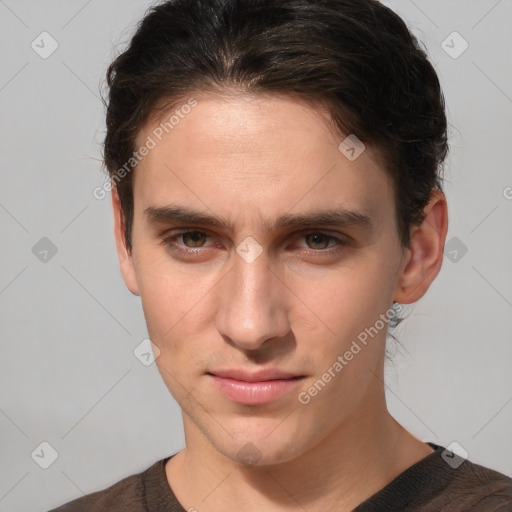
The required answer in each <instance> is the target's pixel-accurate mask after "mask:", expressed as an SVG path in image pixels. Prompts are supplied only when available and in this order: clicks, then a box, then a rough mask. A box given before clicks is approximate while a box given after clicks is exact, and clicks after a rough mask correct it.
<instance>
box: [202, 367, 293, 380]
mask: <svg viewBox="0 0 512 512" xmlns="http://www.w3.org/2000/svg"><path fill="white" fill-rule="evenodd" d="M208 373H211V374H213V375H216V376H217V377H227V378H229V379H236V380H243V381H245V382H262V381H266V380H275V379H293V378H294V377H303V375H297V374H293V373H289V372H285V371H282V370H277V369H275V368H269V369H266V370H259V371H257V372H248V371H244V370H235V369H227V370H215V371H209V372H208Z"/></svg>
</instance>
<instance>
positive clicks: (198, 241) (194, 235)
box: [180, 231, 208, 247]
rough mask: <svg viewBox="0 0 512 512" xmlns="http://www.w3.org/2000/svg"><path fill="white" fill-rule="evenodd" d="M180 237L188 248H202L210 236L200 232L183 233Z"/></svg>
mask: <svg viewBox="0 0 512 512" xmlns="http://www.w3.org/2000/svg"><path fill="white" fill-rule="evenodd" d="M180 236H181V238H182V240H183V242H184V243H185V245H186V246H187V247H201V245H202V243H204V240H205V239H206V238H207V237H208V235H205V234H204V233H201V232H199V231H186V232H185V233H181V235H180ZM187 240H188V241H189V242H187Z"/></svg>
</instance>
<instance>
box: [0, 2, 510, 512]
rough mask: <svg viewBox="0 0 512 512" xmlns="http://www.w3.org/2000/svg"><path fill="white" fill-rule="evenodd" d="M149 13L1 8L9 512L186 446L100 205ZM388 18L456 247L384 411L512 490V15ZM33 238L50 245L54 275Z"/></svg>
mask: <svg viewBox="0 0 512 512" xmlns="http://www.w3.org/2000/svg"><path fill="white" fill-rule="evenodd" d="M149 4H150V3H149V2H148V1H142V0H137V1H135V0H131V1H126V0H123V1H121V0H108V1H105V0H103V1H101V2H100V1H99V0H89V1H85V0H72V1H71V0H68V1H39V2H36V1H35V0H32V1H27V0H17V1H15V0H5V1H4V0H0V34H1V35H0V37H1V44H0V48H1V50H0V51H1V58H2V67H1V71H0V108H1V114H2V118H1V119H2V122H1V126H0V130H1V133H0V140H1V144H2V146H1V148H2V149H1V152H0V159H1V165H2V167H1V169H2V171H1V172H2V174H1V180H2V181H1V183H2V186H1V188H0V226H1V233H2V244H1V245H0V254H1V267H0V315H1V329H2V331H1V343H2V350H1V357H0V383H1V390H2V392H1V401H0V431H1V433H2V435H1V444H0V460H1V461H2V464H1V470H0V510H2V511H7V510H9V511H42V510H47V509H49V508H51V507H53V506H56V505H58V504H61V503H64V502H66V501H68V500H71V499H72V498H75V497H78V496H81V495H82V494H83V493H89V492H92V491H96V490H99V489H102V488H105V487H106V486H108V485H111V484H112V483H114V482H116V481H118V480H119V479H121V478H123V477H125V476H127V475H130V474H133V473H135V472H139V471H142V470H143V469H145V468H147V467H148V466H149V465H151V464H152V463H153V462H154V461H156V460H157V459H159V458H162V457H164V456H166V455H169V454H171V453H175V452H177V451H179V450H180V449H182V448H183V446H184V438H183V431H182V425H181V415H180V410H179V407H178V406H177V404H176V403H175V401H174V399H173V398H172V396H171V395H170V393H169V392H168V391H167V389H166V388H165V385H164V384H163V382H162V381H161V378H160V376H159V374H158V371H157V369H156V367H155V365H154V364H153V365H151V366H147V367H146V366H144V365H143V364H142V363H141V362H140V361H139V360H138V359H136V358H135V356H134V354H133V350H134V348H135V347H136V346H137V345H138V344H139V343H140V342H141V341H142V340H143V339H144V338H146V336H147V331H146V327H145V323H144V318H143V314H142V308H141V304H140V300H139V298H138V297H134V296H132V295H131V294H130V293H129V292H128V290H126V288H125V286H124V283H123V281H122V279H121V276H120V272H119V269H118V263H117V256H116V253H115V246H114V240H113V236H112V227H113V223H112V215H111V206H110V198H109V197H107V198H105V199H103V200H97V199H95V198H94V197H93V194H92V191H93V189H94V188H95V187H98V186H101V185H102V184H103V181H104V175H103V174H102V173H101V172H100V168H101V167H100V160H99V159H100V152H99V148H100V144H101V142H102V139H103V134H104V125H103V123H104V110H103V105H102V103H101V101H100V99H99V84H100V83H101V82H102V81H103V77H104V72H105V69H106V66H107V64H108V63H109V62H110V61H111V60H112V58H113V57H114V55H115V52H116V49H122V48H123V47H124V44H125V43H126V42H127V41H128V39H129V37H130V35H131V34H132V31H133V27H134V25H135V23H136V21H137V20H138V19H139V18H140V17H141V16H142V15H143V13H144V11H145V9H146V8H147V7H148V5H149ZM388 5H390V6H391V7H392V8H394V9H395V10H396V11H397V12H398V13H399V14H400V15H401V16H402V17H403V18H404V19H405V20H406V21H407V22H408V23H409V26H410V27H411V28H412V30H413V32H414V33H415V34H416V35H418V36H419V37H420V38H421V40H422V41H423V42H424V43H425V45H426V46H427V48H428V53H429V55H430V57H431V60H432V61H433V63H434V64H435V67H436V69H437V71H438V73H439V76H440V80H441V83H442V86H443V89H444V92H445V96H446V101H447V110H448V115H449V120H450V126H451V128H450V132H451V136H450V142H451V147H452V150H451V154H450V157H449V159H448V163H447V167H446V178H447V184H446V193H447V196H448V201H449V214H450V223H449V232H448V237H447V241H448V246H447V247H448V250H447V252H446V256H445V260H444V264H443V269H442V271H441V274H440V276H439V277H438V278H437V280H436V281H435V282H434V284H433V286H432V287H431V289H430V290H429V292H428V293H427V295H426V296H425V297H424V298H423V299H422V300H421V301H419V302H418V303H417V304H416V305H415V306H414V307H412V308H411V307H410V308H409V309H408V311H409V312H410V313H411V316H410V317H409V319H408V320H407V321H406V322H405V323H404V324H403V325H402V326H401V327H400V328H399V330H398V332H397V335H398V337H399V339H400V340H401V342H402V344H403V346H404V347H405V349H402V350H401V351H399V352H397V353H396V355H395V357H394V362H393V364H391V365H389V366H388V367H387V370H386V371H387V386H388V387H387V398H388V403H389V408H390V410H391V412H392V413H393V414H394V416H395V417H396V418H397V419H398V421H400V422H401V423H402V424H403V425H404V426H405V427H406V428H407V429H409V430H410V431H411V432H413V433H414V434H415V435H416V436H417V437H419V438H420V439H423V440H425V441H433V442H436V443H439V444H442V445H444V446H447V445H449V444H450V443H451V442H453V441H456V442H457V443H459V444H460V445H461V446H462V447H463V448H464V449H465V450H466V451H467V452H468V453H469V455H468V457H469V459H470V460H472V461H474V462H478V463H480V464H483V465H486V466H488V467H491V468H494V469H496V470H498V471H501V472H503V473H506V474H508V475H512V437H511V435H510V432H511V430H512V429H511V427H512V403H511V402H512V382H511V380H512V377H511V371H510V368H511V361H512V357H511V356H512V344H511V343H510V330H511V326H512V325H511V323H512V315H511V308H512V276H511V273H512V269H511V265H510V262H511V261H512V258H511V252H512V250H511V249H512V237H511V236H510V235H511V228H510V226H511V222H510V221H511V211H512V200H511V199H510V198H511V197H512V188H510V187H512V175H511V172H510V162H511V146H512V142H511V141H512V129H511V123H510V114H511V110H512V99H511V97H512V89H511V83H512V70H511V65H510V61H509V60H508V59H509V58H508V57H507V55H510V53H511V51H512V40H511V39H510V34H509V28H510V23H511V20H512V2H511V1H510V0H501V1H496V0H488V1H467V0H464V1H462V0H460V1H428V2H427V1H420V0H416V1H415V2H413V1H410V0H400V1H398V0H397V1H396V2H388ZM43 31H47V32H49V33H50V34H51V36H52V37H53V38H54V39H55V40H56V41H57V42H58V45H59V46H58V49H57V50H56V51H55V52H54V53H53V54H52V55H50V56H49V57H48V58H46V59H43V58H41V57H40V56H39V54H38V53H36V51H34V50H33V49H32V47H31V43H32V41H34V40H36V43H37V42H38V41H39V45H40V46H42V43H41V42H40V40H41V38H40V37H38V36H39V34H41V32H43ZM453 31H457V32H458V33H460V35H461V36H462V37H463V38H464V39H465V40H466V41H467V42H468V44H469V47H468V49H467V50H466V51H465V52H464V53H462V54H461V55H460V56H458V58H453V57H452V56H450V55H448V54H447V53H446V51H445V50H444V49H443V46H442V42H443V41H444V40H445V39H446V38H447V36H449V35H450V34H451V33H452V32H453ZM455 37H456V38H455V39H453V36H452V37H451V38H449V39H448V42H447V43H445V44H449V45H450V46H452V47H453V48H451V50H450V51H451V52H452V53H453V52H458V51H460V49H461V48H462V46H461V43H462V41H461V40H460V39H457V37H458V36H455ZM452 41H453V42H452ZM44 45H45V49H46V51H47V50H48V49H49V48H50V42H49V40H48V39H47V40H46V42H45V43H44ZM41 51H42V50H41ZM507 187H509V188H507ZM43 237H47V238H48V239H49V240H51V242H52V243H53V244H54V245H55V246H56V248H57V253H56V254H55V255H53V256H52V253H51V252H49V253H48V254H47V255H46V260H47V261H41V260H40V258H43V257H44V253H41V252H38V251H41V250H43V249H44V244H48V242H45V241H43V242H39V241H40V239H41V238H43ZM38 242H39V244H43V245H36V244H37V243H38ZM34 246H36V249H34V251H33V247H34ZM41 247H42V248H41ZM464 248H466V249H467V253H466V254H464V250H465V249H464ZM34 252H35V253H36V254H34ZM43 441H46V442H47V443H49V444H50V445H51V446H52V447H53V448H54V449H55V450H56V451H57V453H58V458H57V459H56V460H55V462H54V463H53V464H51V465H50V467H49V468H48V469H42V468H41V467H40V466H39V465H38V464H37V463H36V462H35V460H33V458H32V456H31V454H32V453H33V452H34V450H36V449H37V448H38V447H39V446H40V443H41V442H43ZM36 453H38V452H37V450H36ZM39 453H41V452H40V448H39ZM43 453H44V456H40V457H39V459H38V458H37V457H34V458H35V459H36V460H38V461H39V463H44V461H42V459H44V457H49V453H50V452H49V451H48V449H46V451H44V450H43ZM47 461H48V460H47Z"/></svg>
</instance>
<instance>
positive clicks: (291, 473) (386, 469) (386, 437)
mask: <svg viewBox="0 0 512 512" xmlns="http://www.w3.org/2000/svg"><path fill="white" fill-rule="evenodd" d="M381 403H382V404H383V408H382V409H381V410H379V409H372V410H371V413H369V411H368V410H364V411H358V413H357V414H355V415H351V416H350V418H349V421H346V422H345V423H342V424H340V425H337V426H336V428H335V429H333V430H332V431H331V432H330V434H329V435H328V436H327V437H326V438H324V439H322V440H321V441H320V442H318V443H317V444H316V445H315V446H313V447H312V448H311V449H309V450H307V451H305V452H303V453H302V454H300V455H299V456H298V457H296V458H294V459H293V460H290V461H287V462H284V463H279V464H267V465H263V466H261V465H258V464H256V465H254V466H246V465H243V464H241V463H240V462H237V461H233V460H232V459H230V458H228V457H226V456H225V455H223V454H222V453H220V452H219V451H218V450H216V449H215V448H214V447H213V446H212V444H211V443H210V442H209V440H208V439H207V438H206V437H205V436H204V434H203V433H202V432H201V431H200V430H199V429H198V428H197V426H196V425H195V424H194V423H193V422H192V420H191V419H190V417H188V416H186V415H185V414H184V426H185V432H186V446H187V447H186V448H185V449H184V450H182V451H181V452H179V453H178V454H177V455H175V456H174V457H173V458H172V459H170V460H169V462H168V463H167V466H166V474H167V480H168V482H169V485H170V486H171V488H172V490H173V492H174V494H175V495H176V498H177V499H178V501H179V502H180V503H181V504H182V506H184V508H185V509H186V510H188V509H189V508H190V507H195V508H196V509H198V510H205V511H208V512H220V511H224V510H235V509H237V508H238V509H243V510H245V511H247V512H253V511H260V510H262V509H263V510H268V511H276V512H277V511H288V510H290V511H292V510H297V508H298V507H302V508H304V509H305V510H308V511H310V512H316V511H320V510H322V511H323V510H325V509H326V507H327V508H328V509H335V510H339V511H351V510H353V508H355V507H356V506H357V505H359V504H360V503H362V502H363V501H364V500H366V499H367V498H369V497H370V496H372V495H373V494H375V493H376V492H377V491H379V490H380V489H382V488H383V487H385V486H386V485H387V484H388V483H389V482H391V480H393V479H394V478H395V477H396V476H398V475H399V474H400V473H401V472H403V471H405V470H406V469H407V468H408V467H410V466H411V465H413V464H415V463H416V462H418V461H419V460H421V459H422V458H424V457H425V456H427V455H428V454H429V453H431V452H432V451H433V450H432V448H430V447H429V446H428V445H427V444H425V443H423V442H421V441H420V440H418V439H416V438H415V437H414V436H412V435H411V434H410V433H409V432H407V431H406V430H405V429H404V428H403V427H402V426H401V425H400V424H399V423H398V422H397V421H396V420H395V419H394V418H393V417H392V416H391V415H390V414H389V412H388V411H387V409H386V407H385V402H384V401H382V402H381ZM363 412H364V413H363ZM192 510H194V509H192Z"/></svg>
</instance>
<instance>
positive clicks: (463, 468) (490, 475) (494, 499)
mask: <svg viewBox="0 0 512 512" xmlns="http://www.w3.org/2000/svg"><path fill="white" fill-rule="evenodd" d="M447 491H448V495H449V496H450V497H451V498H450V503H457V505H458V507H459V508H458V509H457V510H459V509H460V510H464V511H472V512H480V511H482V512H484V511H485V512H510V511H512V478H510V477H509V476H507V475H505V474H503V473H500V472H498V471H495V470H493V469H490V468H488V467H485V466H482V465H480V464H476V463H474V462H471V461H469V460H465V461H464V462H463V463H462V464H461V465H460V466H459V467H458V468H457V469H454V470H453V478H452V479H451V481H450V484H449V486H448V489H447Z"/></svg>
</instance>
